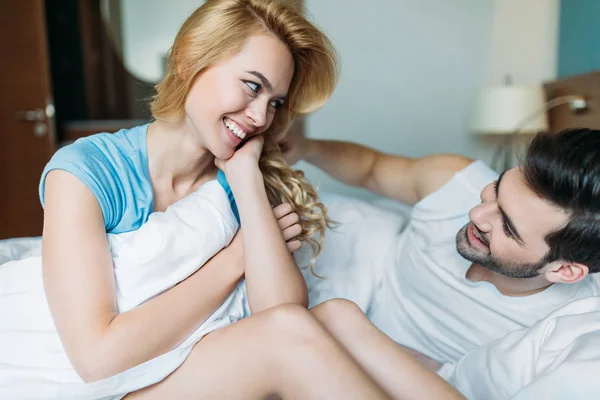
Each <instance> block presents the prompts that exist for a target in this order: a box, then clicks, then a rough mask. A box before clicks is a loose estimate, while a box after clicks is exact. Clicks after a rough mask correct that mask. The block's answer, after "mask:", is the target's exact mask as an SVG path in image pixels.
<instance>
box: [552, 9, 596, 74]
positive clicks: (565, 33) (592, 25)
mask: <svg viewBox="0 0 600 400" xmlns="http://www.w3.org/2000/svg"><path fill="white" fill-rule="evenodd" d="M598 69H600V0H561V1H560V20H559V38H558V77H559V78H561V77H565V76H571V75H578V74H583V73H586V72H590V71H594V70H598Z"/></svg>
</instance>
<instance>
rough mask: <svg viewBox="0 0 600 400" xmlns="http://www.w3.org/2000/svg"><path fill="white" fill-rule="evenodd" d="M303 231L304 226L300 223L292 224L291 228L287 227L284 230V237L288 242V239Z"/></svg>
mask: <svg viewBox="0 0 600 400" xmlns="http://www.w3.org/2000/svg"><path fill="white" fill-rule="evenodd" d="M301 233H302V227H301V226H300V224H294V225H292V226H290V227H289V228H285V229H284V230H283V238H284V239H285V241H286V242H287V241H288V240H292V239H294V238H295V237H297V236H298V235H300V234H301Z"/></svg>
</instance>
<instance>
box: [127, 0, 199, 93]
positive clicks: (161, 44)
mask: <svg viewBox="0 0 600 400" xmlns="http://www.w3.org/2000/svg"><path fill="white" fill-rule="evenodd" d="M202 3H203V1H202V0H173V1H165V0H121V18H122V19H121V21H122V41H123V43H122V46H123V58H124V61H125V66H126V67H127V69H128V70H129V71H131V72H132V73H133V74H134V75H135V76H137V77H139V78H141V79H143V80H145V81H148V82H157V81H158V80H160V78H161V76H162V74H163V58H164V56H165V54H166V53H167V51H168V50H169V48H170V47H171V45H172V44H173V40H174V39H175V35H177V31H178V30H179V27H180V26H181V24H183V21H185V19H186V18H187V17H188V16H189V15H190V14H191V13H192V12H193V11H194V10H195V9H196V8H198V7H199V6H200V5H201V4H202Z"/></svg>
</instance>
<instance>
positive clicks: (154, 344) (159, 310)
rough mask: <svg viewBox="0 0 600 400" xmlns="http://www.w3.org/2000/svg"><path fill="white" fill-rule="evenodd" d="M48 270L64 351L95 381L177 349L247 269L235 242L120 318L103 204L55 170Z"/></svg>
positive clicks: (46, 244)
mask: <svg viewBox="0 0 600 400" xmlns="http://www.w3.org/2000/svg"><path fill="white" fill-rule="evenodd" d="M271 215H272V213H271ZM238 236H239V235H238ZM288 256H289V255H288ZM43 273H44V286H45V291H46V296H47V298H48V303H49V306H50V311H51V313H52V316H53V318H54V321H55V324H56V327H57V330H58V332H59V335H60V337H61V340H62V342H63V345H64V347H65V351H66V352H67V355H68V356H69V359H70V360H71V362H72V364H73V366H74V368H75V370H76V371H77V372H78V374H79V375H80V376H81V377H82V379H84V380H85V381H96V380H100V379H103V378H106V377H109V376H112V375H114V374H116V373H119V372H122V371H125V370H127V369H129V368H131V367H133V366H136V365H138V364H141V363H143V362H145V361H147V360H149V359H152V358H154V357H156V356H158V355H160V354H163V353H165V352H167V351H169V350H171V349H173V348H174V347H175V346H176V345H177V344H179V343H181V342H182V341H183V340H184V339H185V338H186V337H187V336H188V335H189V334H190V333H191V332H193V330H194V329H196V327H198V326H199V325H200V324H201V323H202V322H203V321H204V320H205V319H206V318H207V317H208V316H209V315H210V314H211V313H212V312H213V311H214V310H215V309H216V308H217V307H218V306H219V304H221V303H222V302H223V301H224V300H225V299H226V298H227V296H228V295H229V294H230V293H231V292H232V290H233V289H234V288H235V286H236V285H237V284H238V282H239V281H240V279H241V278H242V276H243V273H244V270H243V253H242V247H241V241H240V240H236V239H234V241H233V243H232V244H231V245H230V246H229V247H228V248H226V249H224V250H222V251H221V252H219V253H218V254H217V255H216V256H214V257H213V258H212V259H211V260H210V261H209V262H207V263H206V265H204V266H203V268H201V269H199V270H198V271H197V272H196V273H194V274H193V275H192V276H190V277H189V278H188V279H186V280H185V281H183V282H181V283H180V284H178V285H177V286H175V287H173V288H172V289H170V290H168V291H166V292H165V293H163V294H161V295H159V296H157V297H155V298H153V299H152V300H150V301H148V302H146V303H144V304H142V305H141V306H139V307H137V308H135V309H133V310H131V311H129V312H125V313H123V314H117V309H116V299H115V281H114V274H113V267H112V259H111V254H110V251H109V247H108V243H107V239H106V232H105V229H104V222H103V216H102V211H101V209H100V206H99V204H98V202H97V200H96V198H95V197H94V195H93V194H92V192H91V191H90V190H89V189H88V188H87V187H86V186H85V185H84V184H83V183H82V182H81V181H79V180H78V179H77V178H75V177H74V176H72V175H71V174H69V173H67V172H64V171H60V170H56V171H52V172H50V173H49V174H48V176H47V178H46V189H45V214H44V233H43Z"/></svg>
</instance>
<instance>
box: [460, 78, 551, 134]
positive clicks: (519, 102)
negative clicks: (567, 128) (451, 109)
mask: <svg viewBox="0 0 600 400" xmlns="http://www.w3.org/2000/svg"><path fill="white" fill-rule="evenodd" d="M545 105H546V98H545V95H544V90H543V88H542V87H541V86H499V87H492V88H488V89H485V90H483V91H482V92H481V93H479V95H478V96H477V101H476V103H475V110H474V114H473V119H472V122H471V128H472V129H473V130H474V131H475V132H476V133H478V134H481V135H507V134H514V133H523V134H531V133H537V132H540V131H544V130H547V129H548V116H547V113H546V108H545Z"/></svg>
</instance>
